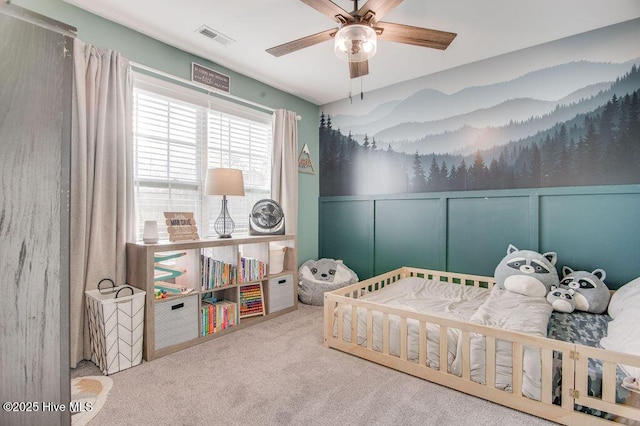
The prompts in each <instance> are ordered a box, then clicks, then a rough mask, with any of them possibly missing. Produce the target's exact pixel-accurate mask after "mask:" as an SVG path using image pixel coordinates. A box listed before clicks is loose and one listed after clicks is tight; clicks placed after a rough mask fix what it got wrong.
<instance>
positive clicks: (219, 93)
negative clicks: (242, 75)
mask: <svg viewBox="0 0 640 426" xmlns="http://www.w3.org/2000/svg"><path fill="white" fill-rule="evenodd" d="M129 64H130V65H131V66H132V67H134V68H138V69H141V70H145V71H149V72H150V73H153V74H156V75H161V76H163V77H166V78H170V79H172V80H176V81H179V82H180V83H183V84H187V85H189V86H193V87H197V88H198V89H201V90H202V89H204V90H206V91H207V92H208V93H209V94H210V95H218V96H220V97H223V98H229V99H233V100H235V101H238V102H242V103H245V104H248V105H253V106H255V107H257V108H261V109H263V110H266V111H270V112H275V109H273V108H271V107H268V106H266V105H261V104H259V103H256V102H252V101H249V100H246V99H242V98H240V97H238V96H234V95H232V94H230V93H223V92H218V91H215V90H208V89H207V88H206V87H204V86H202V85H200V84H197V83H194V82H192V81H190V80H186V79H184V78H181V77H177V76H175V75H171V74H169V73H166V72H164V71H160V70H157V69H155V68H151V67H148V66H146V65H142V64H138V63H136V62H133V61H129ZM298 117H300V116H298ZM298 120H300V119H299V118H298Z"/></svg>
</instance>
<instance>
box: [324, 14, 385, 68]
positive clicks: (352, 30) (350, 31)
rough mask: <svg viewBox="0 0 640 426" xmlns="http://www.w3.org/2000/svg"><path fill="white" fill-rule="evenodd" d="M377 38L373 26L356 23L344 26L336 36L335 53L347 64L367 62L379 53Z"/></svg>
mask: <svg viewBox="0 0 640 426" xmlns="http://www.w3.org/2000/svg"><path fill="white" fill-rule="evenodd" d="M377 44H378V43H377V36H376V32H375V30H374V29H373V28H371V26H369V25H365V24H361V23H354V24H348V25H344V26H343V27H342V28H340V30H339V31H338V32H337V33H336V35H335V41H334V46H335V47H334V51H335V54H336V56H337V57H338V58H340V59H342V60H343V61H347V62H360V61H366V60H369V59H371V58H372V57H373V55H375V54H376V51H377Z"/></svg>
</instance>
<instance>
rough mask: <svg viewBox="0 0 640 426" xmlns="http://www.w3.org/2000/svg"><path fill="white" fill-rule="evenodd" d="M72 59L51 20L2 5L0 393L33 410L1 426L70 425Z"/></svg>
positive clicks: (5, 415) (8, 416)
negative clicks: (48, 407)
mask: <svg viewBox="0 0 640 426" xmlns="http://www.w3.org/2000/svg"><path fill="white" fill-rule="evenodd" d="M36 22H37V23H36ZM72 51H73V38H72V37H69V36H68V35H65V34H62V33H60V32H59V31H57V30H56V29H55V25H49V23H48V22H47V20H46V19H43V18H42V17H36V16H34V15H31V14H29V13H28V12H27V11H25V10H24V9H20V8H18V7H15V6H13V5H7V4H0V58H2V60H0V75H1V76H2V81H3V82H2V85H1V86H0V143H1V146H2V155H0V181H1V184H0V200H2V211H1V212H0V241H1V242H2V243H1V244H2V245H1V247H2V252H1V255H0V270H1V271H2V273H3V285H2V298H1V299H0V300H1V302H0V304H1V305H0V342H2V355H1V356H0V395H2V401H3V402H6V401H12V402H23V403H32V404H37V406H36V405H32V406H31V411H30V412H29V411H27V410H25V409H24V408H29V407H28V406H27V407H23V409H21V410H19V412H7V411H6V410H4V409H3V410H2V411H0V424H4V425H8V424H11V425H27V424H47V425H57V424H69V423H70V416H69V412H68V409H69V400H70V381H69V179H70V174H69V170H70V169H69V165H70V134H71V127H70V123H71V78H72V70H71V52H72ZM45 401H46V402H51V403H52V404H56V405H57V406H61V405H64V406H65V408H66V409H65V411H64V412H60V411H58V412H53V413H52V412H47V411H45V410H44V407H43V405H42V404H43V402H45Z"/></svg>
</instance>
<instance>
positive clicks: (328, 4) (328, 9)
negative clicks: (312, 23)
mask: <svg viewBox="0 0 640 426" xmlns="http://www.w3.org/2000/svg"><path fill="white" fill-rule="evenodd" d="M300 1H301V2H302V3H304V4H306V5H307V6H310V7H312V8H314V9H315V10H317V11H318V12H320V13H322V14H323V15H325V16H328V17H329V18H331V19H333V20H334V21H337V22H340V23H341V24H345V23H349V22H353V16H351V14H350V13H349V12H347V11H346V10H344V9H343V8H341V7H340V6H338V5H337V4H335V3H334V2H332V1H330V0H300ZM338 16H340V17H342V19H340V18H338Z"/></svg>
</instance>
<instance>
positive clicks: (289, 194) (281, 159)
mask: <svg viewBox="0 0 640 426" xmlns="http://www.w3.org/2000/svg"><path fill="white" fill-rule="evenodd" d="M296 116H297V115H296V113H295V112H293V111H287V110H284V109H278V110H276V111H275V113H274V116H273V121H274V123H273V156H272V158H273V159H272V161H271V198H273V199H274V200H276V201H277V202H278V203H279V204H280V205H281V206H282V210H283V211H284V221H285V222H284V223H285V231H286V232H287V234H297V233H298V120H297V117H296Z"/></svg>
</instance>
